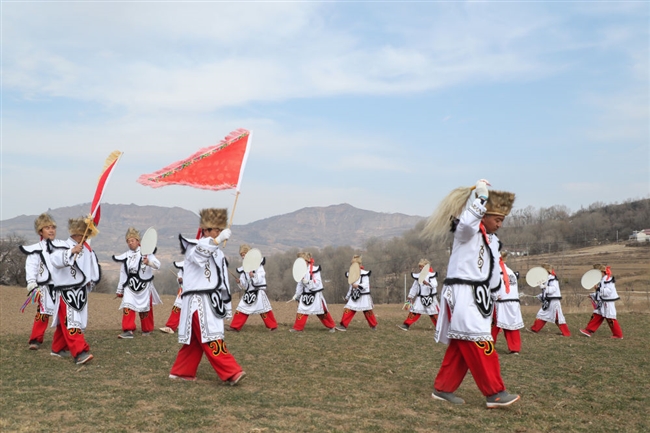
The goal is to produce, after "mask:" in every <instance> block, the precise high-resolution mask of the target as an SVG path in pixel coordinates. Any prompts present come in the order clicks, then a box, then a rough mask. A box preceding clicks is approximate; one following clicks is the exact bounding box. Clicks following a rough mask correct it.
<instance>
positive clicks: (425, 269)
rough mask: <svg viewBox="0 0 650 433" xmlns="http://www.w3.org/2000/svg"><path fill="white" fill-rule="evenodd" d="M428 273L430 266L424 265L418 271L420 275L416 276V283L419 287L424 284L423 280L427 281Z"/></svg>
mask: <svg viewBox="0 0 650 433" xmlns="http://www.w3.org/2000/svg"><path fill="white" fill-rule="evenodd" d="M429 272H431V265H425V266H424V267H423V268H422V270H421V271H420V275H419V276H418V283H420V285H422V283H424V280H426V279H427V277H428V276H429Z"/></svg>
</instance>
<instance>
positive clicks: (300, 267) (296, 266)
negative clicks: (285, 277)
mask: <svg viewBox="0 0 650 433" xmlns="http://www.w3.org/2000/svg"><path fill="white" fill-rule="evenodd" d="M306 273H307V262H306V261H305V259H301V258H300V257H298V258H297V259H296V261H295V262H293V279H294V281H295V282H296V283H299V282H300V281H302V279H303V278H304V276H305V274H306Z"/></svg>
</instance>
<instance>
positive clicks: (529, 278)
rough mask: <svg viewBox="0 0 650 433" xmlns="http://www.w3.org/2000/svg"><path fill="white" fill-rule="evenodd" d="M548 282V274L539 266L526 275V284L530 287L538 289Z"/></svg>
mask: <svg viewBox="0 0 650 433" xmlns="http://www.w3.org/2000/svg"><path fill="white" fill-rule="evenodd" d="M547 280H548V272H547V271H546V269H544V268H542V267H541V266H537V267H535V268H532V269H531V270H530V271H528V273H526V283H528V285H529V286H530V287H539V286H540V285H542V284H543V283H545V282H546V281H547Z"/></svg>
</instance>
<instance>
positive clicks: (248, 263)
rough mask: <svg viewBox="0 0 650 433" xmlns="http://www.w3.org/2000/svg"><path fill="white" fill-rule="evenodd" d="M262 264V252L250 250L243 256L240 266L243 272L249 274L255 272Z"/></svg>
mask: <svg viewBox="0 0 650 433" xmlns="http://www.w3.org/2000/svg"><path fill="white" fill-rule="evenodd" d="M261 264H262V252H261V251H260V250H258V249H257V248H252V249H250V250H248V252H247V253H246V255H245V256H244V261H243V263H242V266H243V267H244V272H246V273H249V272H251V271H256V270H257V269H258V268H259V267H260V265H261Z"/></svg>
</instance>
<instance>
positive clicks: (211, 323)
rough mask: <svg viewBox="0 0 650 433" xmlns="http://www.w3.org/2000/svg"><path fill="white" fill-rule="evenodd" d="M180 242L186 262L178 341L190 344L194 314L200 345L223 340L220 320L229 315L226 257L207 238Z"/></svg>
mask: <svg viewBox="0 0 650 433" xmlns="http://www.w3.org/2000/svg"><path fill="white" fill-rule="evenodd" d="M180 241H181V249H182V250H183V251H184V254H185V260H184V265H183V293H182V294H181V298H182V305H181V317H180V325H179V328H178V342H179V343H182V344H190V339H191V337H192V316H193V314H194V312H195V311H196V312H198V319H199V324H200V327H201V342H202V343H208V342H210V341H215V340H223V336H224V335H223V333H224V327H223V319H224V318H225V317H226V316H228V315H230V314H231V308H232V306H231V304H230V301H231V297H230V284H229V281H228V263H227V260H226V257H225V256H224V254H223V252H222V251H221V249H220V248H219V247H218V246H217V245H215V244H214V242H213V240H212V239H211V238H209V237H205V238H201V239H199V240H198V241H196V240H189V239H186V238H184V237H182V236H180Z"/></svg>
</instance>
